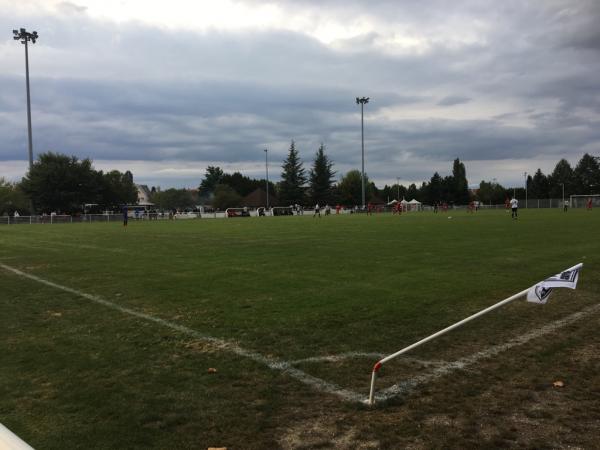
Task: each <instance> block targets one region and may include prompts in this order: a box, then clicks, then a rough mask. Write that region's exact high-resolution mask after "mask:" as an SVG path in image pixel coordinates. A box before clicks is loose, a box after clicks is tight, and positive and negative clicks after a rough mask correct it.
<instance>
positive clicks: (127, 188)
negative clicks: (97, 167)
mask: <svg viewBox="0 0 600 450" xmlns="http://www.w3.org/2000/svg"><path fill="white" fill-rule="evenodd" d="M99 173H100V175H102V171H100V172H99ZM137 194H138V193H137V188H136V187H135V184H133V177H132V176H131V172H129V171H128V172H126V173H121V172H119V171H118V170H112V171H110V172H107V173H106V174H104V175H103V176H102V190H101V195H100V197H101V199H100V201H99V203H100V205H101V206H103V207H107V208H110V207H118V206H120V205H131V204H134V203H136V201H137Z"/></svg>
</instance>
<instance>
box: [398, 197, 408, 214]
mask: <svg viewBox="0 0 600 450" xmlns="http://www.w3.org/2000/svg"><path fill="white" fill-rule="evenodd" d="M400 204H401V205H402V211H408V202H407V201H406V199H405V198H403V199H402V200H401V201H400Z"/></svg>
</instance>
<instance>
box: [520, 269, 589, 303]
mask: <svg viewBox="0 0 600 450" xmlns="http://www.w3.org/2000/svg"><path fill="white" fill-rule="evenodd" d="M582 267H583V264H581V263H580V264H577V265H576V266H573V267H571V268H570V269H567V270H564V271H562V272H561V273H558V274H556V275H554V276H552V277H550V278H546V279H545V280H544V281H542V282H540V283H537V284H536V285H535V286H532V287H531V288H530V289H529V291H528V292H527V301H528V302H532V303H538V304H540V305H543V304H545V303H546V302H547V301H548V298H549V297H550V294H551V293H552V289H553V288H561V287H564V288H569V289H575V288H576V287H577V280H579V271H580V270H581V268H582Z"/></svg>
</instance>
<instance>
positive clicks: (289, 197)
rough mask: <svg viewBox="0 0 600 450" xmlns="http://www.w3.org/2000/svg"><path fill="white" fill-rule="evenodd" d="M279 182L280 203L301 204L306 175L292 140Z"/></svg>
mask: <svg viewBox="0 0 600 450" xmlns="http://www.w3.org/2000/svg"><path fill="white" fill-rule="evenodd" d="M282 167H283V172H281V182H280V183H279V192H278V194H279V202H280V203H281V204H282V205H293V204H296V203H298V204H303V201H304V185H305V184H306V175H305V171H304V167H302V161H301V160H300V157H299V156H298V151H297V150H296V144H295V143H294V141H293V140H292V143H291V145H290V151H289V153H288V157H287V159H286V160H285V161H284V162H283V166H282Z"/></svg>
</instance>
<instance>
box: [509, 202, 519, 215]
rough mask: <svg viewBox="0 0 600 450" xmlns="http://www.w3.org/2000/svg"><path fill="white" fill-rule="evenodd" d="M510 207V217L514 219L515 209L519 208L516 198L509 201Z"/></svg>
mask: <svg viewBox="0 0 600 450" xmlns="http://www.w3.org/2000/svg"><path fill="white" fill-rule="evenodd" d="M510 208H511V209H512V214H511V217H512V218H513V219H516V218H517V210H518V209H519V200H517V199H516V198H513V199H512V200H511V201H510Z"/></svg>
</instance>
